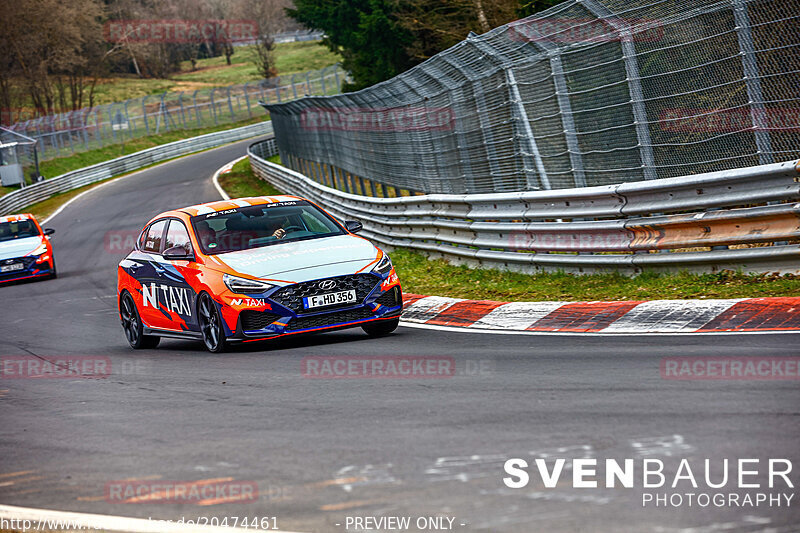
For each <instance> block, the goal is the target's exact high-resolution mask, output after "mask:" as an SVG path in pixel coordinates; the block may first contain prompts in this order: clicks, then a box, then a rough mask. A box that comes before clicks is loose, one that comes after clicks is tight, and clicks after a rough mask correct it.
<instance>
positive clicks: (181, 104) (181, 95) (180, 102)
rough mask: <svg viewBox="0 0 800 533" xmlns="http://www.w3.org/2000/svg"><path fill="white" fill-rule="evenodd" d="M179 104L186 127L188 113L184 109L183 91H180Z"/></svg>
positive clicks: (183, 124) (183, 125)
mask: <svg viewBox="0 0 800 533" xmlns="http://www.w3.org/2000/svg"><path fill="white" fill-rule="evenodd" d="M178 105H180V106H181V125H182V127H183V129H186V113H185V112H184V109H183V91H181V92H180V93H178Z"/></svg>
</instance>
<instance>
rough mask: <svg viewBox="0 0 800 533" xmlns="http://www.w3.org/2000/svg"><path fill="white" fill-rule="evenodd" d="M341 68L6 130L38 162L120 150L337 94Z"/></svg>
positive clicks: (153, 98) (151, 99)
mask: <svg viewBox="0 0 800 533" xmlns="http://www.w3.org/2000/svg"><path fill="white" fill-rule="evenodd" d="M344 76H345V75H344V73H343V71H342V70H341V68H340V67H339V65H333V66H331V67H326V68H324V69H321V70H315V71H308V72H301V73H297V74H291V75H285V76H280V77H276V78H270V79H266V80H261V81H252V82H248V83H244V84H237V85H231V86H228V87H213V88H204V89H198V90H195V91H193V92H164V93H161V94H154V95H147V96H144V97H141V98H132V99H129V100H126V101H124V102H115V103H111V104H105V105H99V106H95V107H90V108H84V109H79V110H77V111H70V112H67V113H59V114H55V115H48V116H44V117H38V118H34V119H31V120H26V121H22V122H17V123H15V124H13V125H12V126H9V127H8V129H9V130H12V131H14V132H17V133H20V134H23V135H26V136H28V137H30V138H33V139H35V140H36V141H37V147H38V151H39V158H40V160H47V159H52V158H55V157H61V156H67V155H70V154H73V153H76V152H82V151H86V150H91V149H94V148H101V147H103V146H106V145H109V144H121V143H124V142H125V141H127V140H129V139H134V138H137V137H144V136H147V135H155V134H159V133H164V132H166V131H172V130H176V129H195V128H205V127H211V126H216V125H219V124H225V123H232V122H238V121H241V120H246V119H248V118H253V117H257V116H259V115H263V111H262V110H261V109H259V108H258V106H257V102H258V101H265V102H275V103H279V102H286V101H289V100H294V99H297V98H301V97H304V96H306V95H314V94H316V95H326V94H336V93H338V92H340V90H341V83H342V81H343V77H344Z"/></svg>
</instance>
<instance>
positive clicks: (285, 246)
mask: <svg viewBox="0 0 800 533" xmlns="http://www.w3.org/2000/svg"><path fill="white" fill-rule="evenodd" d="M377 257H378V249H377V248H375V246H373V245H372V244H370V242H369V241H367V240H365V239H362V238H361V237H355V236H353V235H338V236H336V237H325V238H321V239H309V240H306V241H297V242H286V243H280V244H273V245H270V246H264V247H261V248H254V249H252V250H241V251H238V252H228V253H225V254H218V255H214V256H211V259H210V261H208V262H206V264H207V265H209V266H213V265H214V263H215V259H216V260H217V261H220V262H221V263H222V265H226V266H228V267H229V268H230V269H231V270H234V271H236V272H238V273H241V274H246V275H248V276H253V277H256V278H263V279H277V280H282V281H287V282H291V283H298V282H301V281H307V280H311V279H320V278H325V277H332V276H342V275H346V274H353V273H355V272H358V271H359V270H362V269H363V268H365V267H367V266H368V265H369V264H370V263H371V262H373V261H375V259H377Z"/></svg>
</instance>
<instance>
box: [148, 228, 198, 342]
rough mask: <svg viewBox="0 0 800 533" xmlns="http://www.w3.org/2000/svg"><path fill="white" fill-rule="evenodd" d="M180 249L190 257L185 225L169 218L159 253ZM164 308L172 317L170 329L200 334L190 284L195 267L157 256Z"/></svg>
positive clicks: (190, 247)
mask: <svg viewBox="0 0 800 533" xmlns="http://www.w3.org/2000/svg"><path fill="white" fill-rule="evenodd" d="M176 246H178V247H181V248H183V250H184V251H185V252H186V253H187V254H190V255H192V254H193V253H194V250H193V249H192V241H191V239H190V238H189V231H188V230H187V228H186V225H185V224H184V223H183V222H182V221H181V220H179V219H177V218H170V219H169V225H168V226H167V230H166V233H165V235H164V245H163V246H162V249H161V253H162V254H163V252H164V251H165V250H169V249H170V248H174V247H176ZM155 272H156V275H157V276H158V284H159V290H160V296H162V299H163V301H162V302H161V303H162V304H163V305H162V307H163V309H164V310H165V311H166V312H167V313H169V314H170V316H171V317H172V321H171V322H172V325H171V327H170V329H174V330H178V331H200V328H199V323H198V320H197V313H196V309H197V305H196V303H197V293H196V292H195V290H194V288H193V287H192V285H191V282H193V281H194V280H195V279H196V277H197V265H196V264H195V262H194V261H189V260H172V261H169V260H167V259H164V257H163V255H161V254H159V256H158V258H157V259H156V262H155Z"/></svg>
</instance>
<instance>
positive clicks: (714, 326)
mask: <svg viewBox="0 0 800 533" xmlns="http://www.w3.org/2000/svg"><path fill="white" fill-rule="evenodd" d="M403 299H404V301H405V304H404V309H403V315H402V318H401V320H402V321H403V323H404V324H405V325H409V326H412V327H413V326H414V325H420V326H422V325H424V326H431V327H444V328H451V327H457V328H466V329H468V330H494V331H507V332H512V331H513V332H532V333H535V332H540V333H541V332H550V333H600V334H631V333H633V334H642V333H723V332H737V333H742V332H767V331H771V332H780V331H800V298H783V297H777V298H739V299H728V300H649V301H618V302H495V301H491V300H462V299H459V298H445V297H442V296H420V295H417V294H405V295H403Z"/></svg>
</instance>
